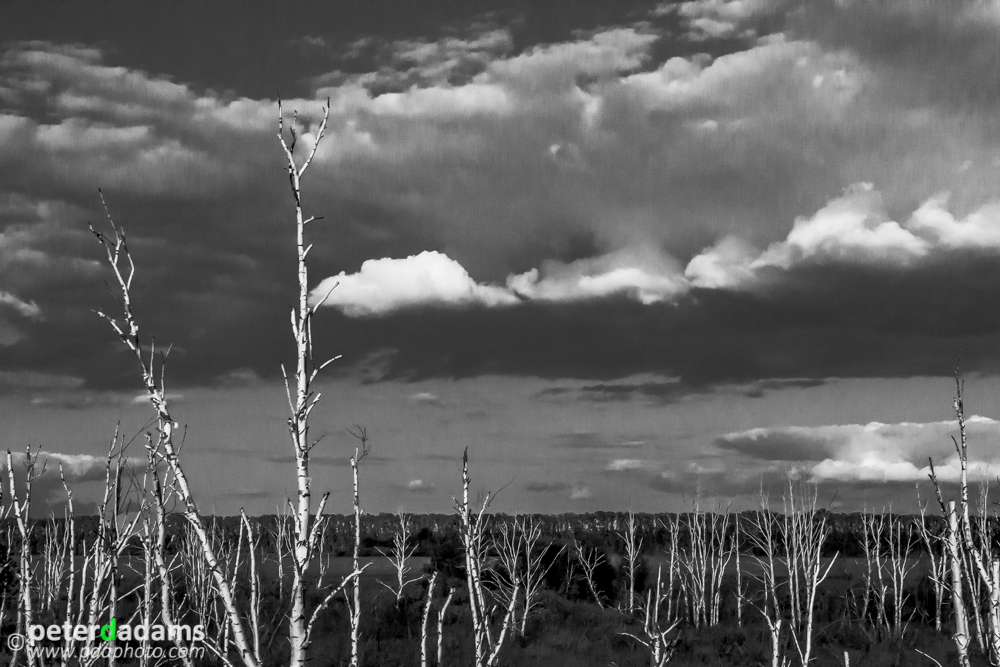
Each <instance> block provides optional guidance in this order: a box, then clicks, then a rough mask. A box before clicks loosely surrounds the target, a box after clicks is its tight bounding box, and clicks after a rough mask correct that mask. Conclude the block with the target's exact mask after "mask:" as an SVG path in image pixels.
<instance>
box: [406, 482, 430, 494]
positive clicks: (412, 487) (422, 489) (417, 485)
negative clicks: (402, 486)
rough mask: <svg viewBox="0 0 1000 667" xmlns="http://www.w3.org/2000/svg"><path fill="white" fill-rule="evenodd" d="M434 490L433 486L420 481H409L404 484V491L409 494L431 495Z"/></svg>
mask: <svg viewBox="0 0 1000 667" xmlns="http://www.w3.org/2000/svg"><path fill="white" fill-rule="evenodd" d="M435 488H436V487H435V486H434V485H433V484H431V483H430V482H425V481H424V480H422V479H411V480H410V481H409V482H407V483H406V490H407V491H409V492H410V493H433V492H434V489H435Z"/></svg>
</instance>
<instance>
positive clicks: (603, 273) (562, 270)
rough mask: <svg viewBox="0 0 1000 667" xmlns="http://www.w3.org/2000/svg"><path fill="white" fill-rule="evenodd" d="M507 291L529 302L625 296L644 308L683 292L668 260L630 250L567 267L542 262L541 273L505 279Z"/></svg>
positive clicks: (677, 276) (581, 260) (675, 268)
mask: <svg viewBox="0 0 1000 667" xmlns="http://www.w3.org/2000/svg"><path fill="white" fill-rule="evenodd" d="M507 287H508V289H510V290H511V291H512V292H514V293H515V294H517V295H518V296H520V297H523V298H526V299H531V300H541V301H577V300H583V299H593V298H601V297H607V296H610V295H613V294H628V295H629V296H631V297H632V298H634V299H636V300H637V301H639V302H640V303H642V304H646V305H649V304H653V303H659V302H662V301H670V300H673V299H675V298H676V297H678V296H679V295H681V294H683V293H684V292H685V291H686V290H687V285H686V283H685V281H684V279H683V278H682V277H681V276H680V275H679V270H678V268H677V267H676V266H675V265H674V263H673V262H671V261H670V260H669V259H666V258H661V257H657V256H655V255H653V254H652V253H649V252H648V251H638V252H635V251H631V250H623V251H619V252H615V253H611V254H608V255H602V256H600V257H596V258H587V259H579V260H576V261H574V262H571V263H569V264H562V263H559V262H553V261H550V262H546V263H545V264H544V265H543V267H542V270H541V271H539V270H538V269H531V270H530V271H527V272H526V273H522V274H519V275H515V276H510V277H508V278H507Z"/></svg>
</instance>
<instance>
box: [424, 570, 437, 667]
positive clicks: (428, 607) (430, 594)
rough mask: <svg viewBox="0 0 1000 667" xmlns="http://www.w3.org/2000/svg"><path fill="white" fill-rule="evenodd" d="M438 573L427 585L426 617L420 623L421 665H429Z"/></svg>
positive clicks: (425, 666) (432, 576) (433, 575)
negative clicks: (430, 637)
mask: <svg viewBox="0 0 1000 667" xmlns="http://www.w3.org/2000/svg"><path fill="white" fill-rule="evenodd" d="M437 576H438V573H437V572H435V573H434V574H432V575H431V581H430V583H429V584H428V585H427V599H426V600H425V601H424V617H423V619H422V620H421V623H420V667H428V666H427V653H428V646H427V641H428V633H429V628H430V618H431V606H432V604H433V602H434V584H436V583H437Z"/></svg>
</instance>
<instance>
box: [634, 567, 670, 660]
mask: <svg viewBox="0 0 1000 667" xmlns="http://www.w3.org/2000/svg"><path fill="white" fill-rule="evenodd" d="M669 597H670V592H669V591H664V590H663V567H662V566H661V567H659V568H657V571H656V588H655V595H654V591H653V590H648V591H646V604H645V617H644V619H643V624H642V635H637V634H632V633H630V632H623V633H622V634H623V635H625V636H626V637H630V638H631V639H634V640H635V641H637V642H639V643H640V644H642V645H643V646H645V647H646V650H647V651H649V661H650V665H651V666H652V667H663V666H664V665H666V664H667V663H668V662H670V659H671V658H673V657H674V649H675V648H676V647H677V638H676V636H672V635H673V634H674V631H675V630H676V629H677V626H678V625H680V621H678V620H674V621H670V620H666V621H665V622H661V621H660V609H661V608H662V607H663V605H664V604H666V601H667V599H668V598H669Z"/></svg>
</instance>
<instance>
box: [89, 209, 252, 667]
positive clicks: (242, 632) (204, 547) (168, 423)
mask: <svg viewBox="0 0 1000 667" xmlns="http://www.w3.org/2000/svg"><path fill="white" fill-rule="evenodd" d="M101 201H102V203H103V202H104V197H103V195H101ZM104 209H105V212H106V213H107V217H108V223H109V225H110V227H111V235H110V236H108V235H105V234H104V233H103V232H99V231H97V230H96V229H94V227H93V225H91V226H90V231H91V233H93V234H94V236H95V237H96V238H97V240H98V241H99V242H100V243H101V245H102V246H103V247H104V250H105V253H106V255H107V260H108V265H109V266H110V267H111V270H112V272H113V273H114V276H115V281H116V282H117V286H118V291H119V297H120V301H119V305H120V306H121V309H122V317H121V320H119V319H117V318H115V317H111V316H110V315H107V314H106V313H104V311H98V312H97V314H98V315H99V316H100V317H101V318H103V319H104V320H106V321H107V322H108V324H110V325H111V328H112V329H113V330H114V331H115V333H116V334H117V335H118V337H119V339H121V341H122V343H123V344H124V345H125V346H126V347H127V348H128V350H129V351H130V352H131V354H132V356H133V357H135V360H136V362H137V363H138V365H139V372H140V375H141V377H142V383H143V386H144V387H145V390H146V394H147V396H148V398H149V402H150V404H151V405H152V407H153V410H154V412H155V413H156V422H157V423H156V437H155V439H154V444H153V447H152V450H153V452H154V454H155V456H156V458H157V460H158V461H160V462H163V463H165V464H166V465H167V467H168V469H169V470H170V473H171V475H172V478H173V484H174V487H175V490H176V493H177V497H178V499H179V500H180V501H181V506H182V511H183V513H184V518H185V519H186V520H187V522H188V524H189V525H190V527H191V530H192V531H193V532H194V534H195V536H196V538H197V541H198V545H199V548H200V551H201V556H202V557H203V558H204V560H205V565H206V567H207V568H208V571H209V573H210V576H211V578H212V580H213V582H214V587H215V590H216V592H217V594H218V595H219V597H220V598H221V600H222V605H223V607H224V609H225V614H226V616H227V617H228V619H229V622H230V627H231V629H232V634H233V640H234V642H235V644H236V648H237V650H238V651H239V654H240V660H241V662H242V663H243V664H244V666H245V667H260V656H258V655H257V654H256V653H255V652H254V651H253V647H252V646H251V645H250V642H249V641H248V640H247V631H246V627H245V625H244V620H243V617H242V615H241V614H240V611H239V609H238V608H237V605H236V598H235V596H234V594H233V589H232V587H231V586H230V585H229V581H228V580H227V579H226V576H225V573H224V572H223V570H222V568H221V567H220V564H219V557H218V554H217V551H216V547H215V544H214V543H213V540H212V538H211V536H210V535H209V533H208V530H207V528H206V527H205V523H204V520H203V519H202V516H201V513H200V512H199V511H198V504H197V502H196V501H195V498H194V494H193V493H192V491H191V485H190V483H189V482H188V478H187V474H186V473H185V471H184V468H183V467H182V466H181V462H180V457H179V456H178V452H177V448H176V446H175V443H174V430H175V429H176V428H178V427H179V426H180V425H179V424H178V423H177V422H176V421H174V418H173V416H172V415H171V414H170V411H169V409H168V407H167V395H166V390H165V387H164V373H163V371H164V364H165V360H166V354H163V355H162V356H161V359H160V363H159V366H158V367H157V365H156V358H157V357H156V347H155V343H151V344H150V345H149V346H148V356H147V354H146V349H145V346H144V344H143V342H142V340H141V339H140V337H139V324H138V322H137V321H136V319H135V316H134V314H133V311H132V292H131V290H132V280H133V279H134V278H135V263H134V261H133V260H132V255H131V254H130V252H129V249H128V245H127V243H126V241H125V230H124V229H122V228H121V227H119V226H118V225H117V224H115V222H114V220H113V219H112V217H111V213H110V211H108V208H107V205H106V204H105V206H104Z"/></svg>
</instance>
